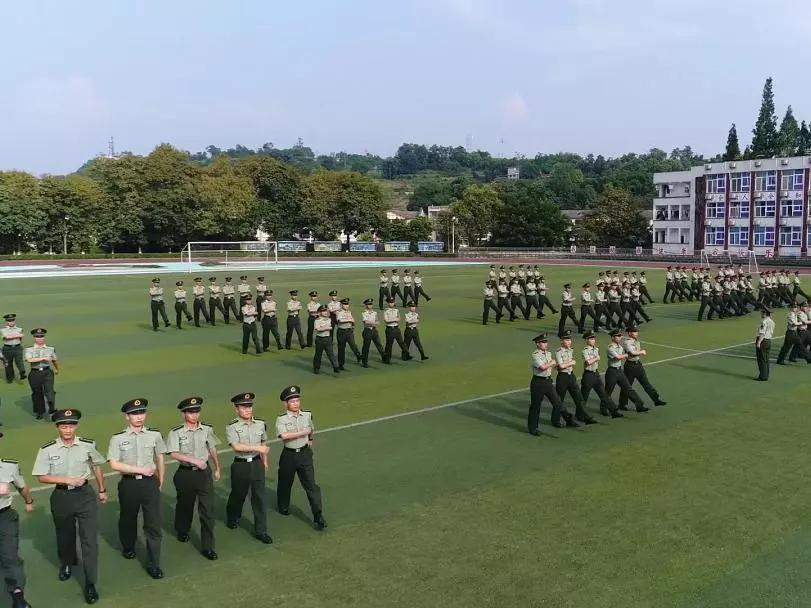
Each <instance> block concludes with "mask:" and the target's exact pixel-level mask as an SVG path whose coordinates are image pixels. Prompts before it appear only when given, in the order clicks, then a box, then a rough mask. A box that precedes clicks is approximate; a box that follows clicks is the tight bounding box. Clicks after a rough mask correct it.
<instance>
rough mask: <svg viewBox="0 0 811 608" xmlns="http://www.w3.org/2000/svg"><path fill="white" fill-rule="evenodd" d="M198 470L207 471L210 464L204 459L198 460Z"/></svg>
mask: <svg viewBox="0 0 811 608" xmlns="http://www.w3.org/2000/svg"><path fill="white" fill-rule="evenodd" d="M197 468H198V469H200V470H201V471H205V470H206V469H207V468H208V462H206V461H205V460H203V459H202V458H198V459H197Z"/></svg>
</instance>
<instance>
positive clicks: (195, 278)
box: [194, 277, 203, 283]
mask: <svg viewBox="0 0 811 608" xmlns="http://www.w3.org/2000/svg"><path fill="white" fill-rule="evenodd" d="M202 280H203V277H194V282H195V283H196V282H198V281H202Z"/></svg>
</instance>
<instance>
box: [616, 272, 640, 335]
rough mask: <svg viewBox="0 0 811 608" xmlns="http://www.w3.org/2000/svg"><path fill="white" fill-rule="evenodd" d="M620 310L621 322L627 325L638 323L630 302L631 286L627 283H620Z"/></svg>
mask: <svg viewBox="0 0 811 608" xmlns="http://www.w3.org/2000/svg"><path fill="white" fill-rule="evenodd" d="M620 298H621V299H620V310H621V311H622V322H623V323H625V324H627V325H636V324H638V323H640V321H639V319H637V318H636V312H635V311H634V308H633V306H632V304H631V287H630V286H629V285H628V283H626V282H624V281H623V283H622V289H621V290H620Z"/></svg>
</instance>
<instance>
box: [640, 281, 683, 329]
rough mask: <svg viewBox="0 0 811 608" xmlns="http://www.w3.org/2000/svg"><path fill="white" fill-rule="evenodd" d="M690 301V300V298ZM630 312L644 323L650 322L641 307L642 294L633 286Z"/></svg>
mask: <svg viewBox="0 0 811 608" xmlns="http://www.w3.org/2000/svg"><path fill="white" fill-rule="evenodd" d="M690 299H691V300H692V297H691V298H690ZM631 311H632V312H633V314H634V316H636V315H639V316H640V317H642V318H643V319H645V323H650V322H651V318H650V317H649V316H648V313H646V312H645V309H644V308H643V307H642V294H641V292H640V291H639V287H638V286H637V285H633V284H632V285H631Z"/></svg>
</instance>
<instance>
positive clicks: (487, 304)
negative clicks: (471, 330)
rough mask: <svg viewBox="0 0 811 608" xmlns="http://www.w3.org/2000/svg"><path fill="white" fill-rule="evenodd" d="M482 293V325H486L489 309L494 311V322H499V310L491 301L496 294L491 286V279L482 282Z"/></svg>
mask: <svg viewBox="0 0 811 608" xmlns="http://www.w3.org/2000/svg"><path fill="white" fill-rule="evenodd" d="M482 294H483V296H484V300H482V303H483V304H484V307H483V309H482V325H487V321H488V320H489V319H490V311H491V310H492V311H493V312H495V313H496V323H501V312H500V311H499V309H498V308H496V305H495V304H494V303H493V298H494V297H495V296H496V290H495V289H494V288H493V282H492V281H487V282H486V283H485V284H484V289H483V290H482Z"/></svg>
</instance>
